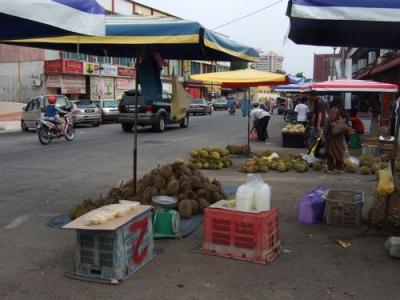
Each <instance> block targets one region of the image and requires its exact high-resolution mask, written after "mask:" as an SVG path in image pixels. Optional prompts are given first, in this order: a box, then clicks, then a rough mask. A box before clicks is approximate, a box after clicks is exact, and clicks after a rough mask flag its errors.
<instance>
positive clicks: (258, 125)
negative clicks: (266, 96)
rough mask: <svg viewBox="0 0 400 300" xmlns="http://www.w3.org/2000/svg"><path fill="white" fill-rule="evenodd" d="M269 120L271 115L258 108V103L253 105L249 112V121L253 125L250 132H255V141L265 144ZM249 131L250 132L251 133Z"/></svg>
mask: <svg viewBox="0 0 400 300" xmlns="http://www.w3.org/2000/svg"><path fill="white" fill-rule="evenodd" d="M270 118H271V114H270V113H269V112H268V111H266V110H264V109H261V108H260V103H254V104H253V109H252V110H251V112H250V119H251V121H252V123H253V127H252V129H251V131H253V130H254V129H255V130H256V131H257V140H259V141H261V142H265V139H268V130H267V129H268V123H269V120H270ZM251 131H250V132H251Z"/></svg>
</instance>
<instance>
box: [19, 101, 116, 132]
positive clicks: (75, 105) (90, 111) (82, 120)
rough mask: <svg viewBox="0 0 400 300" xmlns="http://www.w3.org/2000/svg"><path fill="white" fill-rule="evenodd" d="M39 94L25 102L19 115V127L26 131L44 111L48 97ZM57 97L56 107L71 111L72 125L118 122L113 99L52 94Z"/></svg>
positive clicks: (36, 122) (35, 123)
mask: <svg viewBox="0 0 400 300" xmlns="http://www.w3.org/2000/svg"><path fill="white" fill-rule="evenodd" d="M49 96H52V95H44V96H39V97H36V98H34V99H32V100H31V101H29V102H28V103H27V105H26V106H25V107H24V108H23V111H22V115H21V129H22V130H23V131H28V130H29V129H34V128H36V127H37V125H38V124H39V120H40V119H41V117H42V114H43V113H44V112H45V111H46V107H47V104H48V97H49ZM54 96H55V97H56V98H57V101H56V104H55V105H56V107H58V108H60V109H62V110H65V111H71V115H72V124H73V126H76V125H79V124H90V125H93V126H94V127H97V126H99V125H100V124H101V123H105V122H118V103H119V101H117V100H114V99H107V100H98V101H91V100H85V99H83V100H69V99H68V98H67V97H66V96H64V95H54Z"/></svg>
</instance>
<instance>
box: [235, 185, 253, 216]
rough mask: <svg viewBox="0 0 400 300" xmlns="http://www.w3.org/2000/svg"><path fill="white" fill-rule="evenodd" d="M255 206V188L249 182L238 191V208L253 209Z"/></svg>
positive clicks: (242, 209) (243, 209) (241, 209)
mask: <svg viewBox="0 0 400 300" xmlns="http://www.w3.org/2000/svg"><path fill="white" fill-rule="evenodd" d="M254 207H255V205H254V188H253V187H252V186H251V185H249V184H242V185H241V186H239V188H238V189H237V191H236V210H240V211H251V210H253V209H254Z"/></svg>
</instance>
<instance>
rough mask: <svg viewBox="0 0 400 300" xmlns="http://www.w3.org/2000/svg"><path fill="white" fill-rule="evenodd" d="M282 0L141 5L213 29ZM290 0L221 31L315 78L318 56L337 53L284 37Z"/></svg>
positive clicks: (155, 0)
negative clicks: (278, 55)
mask: <svg viewBox="0 0 400 300" xmlns="http://www.w3.org/2000/svg"><path fill="white" fill-rule="evenodd" d="M277 1H278V0H225V1H221V0H219V1H218V0H201V1H198V0H184V1H183V0H168V1H166V0H139V1H138V2H140V3H143V4H146V5H149V6H151V7H154V8H157V9H160V10H162V11H165V12H168V13H171V14H173V15H176V16H178V17H181V18H183V19H188V20H193V21H198V22H200V23H202V24H203V25H204V26H205V27H207V28H209V29H213V28H215V27H217V26H219V25H222V24H224V23H226V22H229V21H231V20H233V19H236V18H239V17H241V16H244V15H246V14H248V13H251V12H254V11H256V10H258V9H260V8H263V7H265V6H268V5H269V4H272V3H275V2H277ZM286 6H287V0H283V1H282V2H280V3H279V4H277V5H275V6H274V7H272V8H268V9H266V10H264V11H261V12H259V13H258V14H255V15H253V16H250V17H248V18H246V19H243V20H241V21H238V22H236V23H233V24H230V25H227V26H225V27H222V28H220V29H218V31H219V32H221V33H223V34H226V35H228V36H229V37H230V38H231V39H233V40H235V41H237V42H240V43H243V44H246V45H248V46H252V47H254V48H260V49H263V50H265V51H269V50H272V51H274V52H276V53H278V54H280V55H283V56H284V57H285V59H284V61H283V69H284V70H285V71H286V72H287V73H290V74H293V75H294V74H296V73H297V72H304V74H305V75H306V76H307V77H311V78H312V75H313V74H312V73H313V56H314V53H333V48H329V47H314V46H302V45H296V44H294V43H293V42H292V41H290V40H287V41H286V43H284V37H285V35H286V34H287V32H288V28H289V19H288V18H287V17H286V15H285V12H286Z"/></svg>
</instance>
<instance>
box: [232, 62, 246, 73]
mask: <svg viewBox="0 0 400 300" xmlns="http://www.w3.org/2000/svg"><path fill="white" fill-rule="evenodd" d="M247 66H248V63H247V62H244V61H232V62H231V69H230V70H231V71H235V70H242V69H247Z"/></svg>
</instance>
